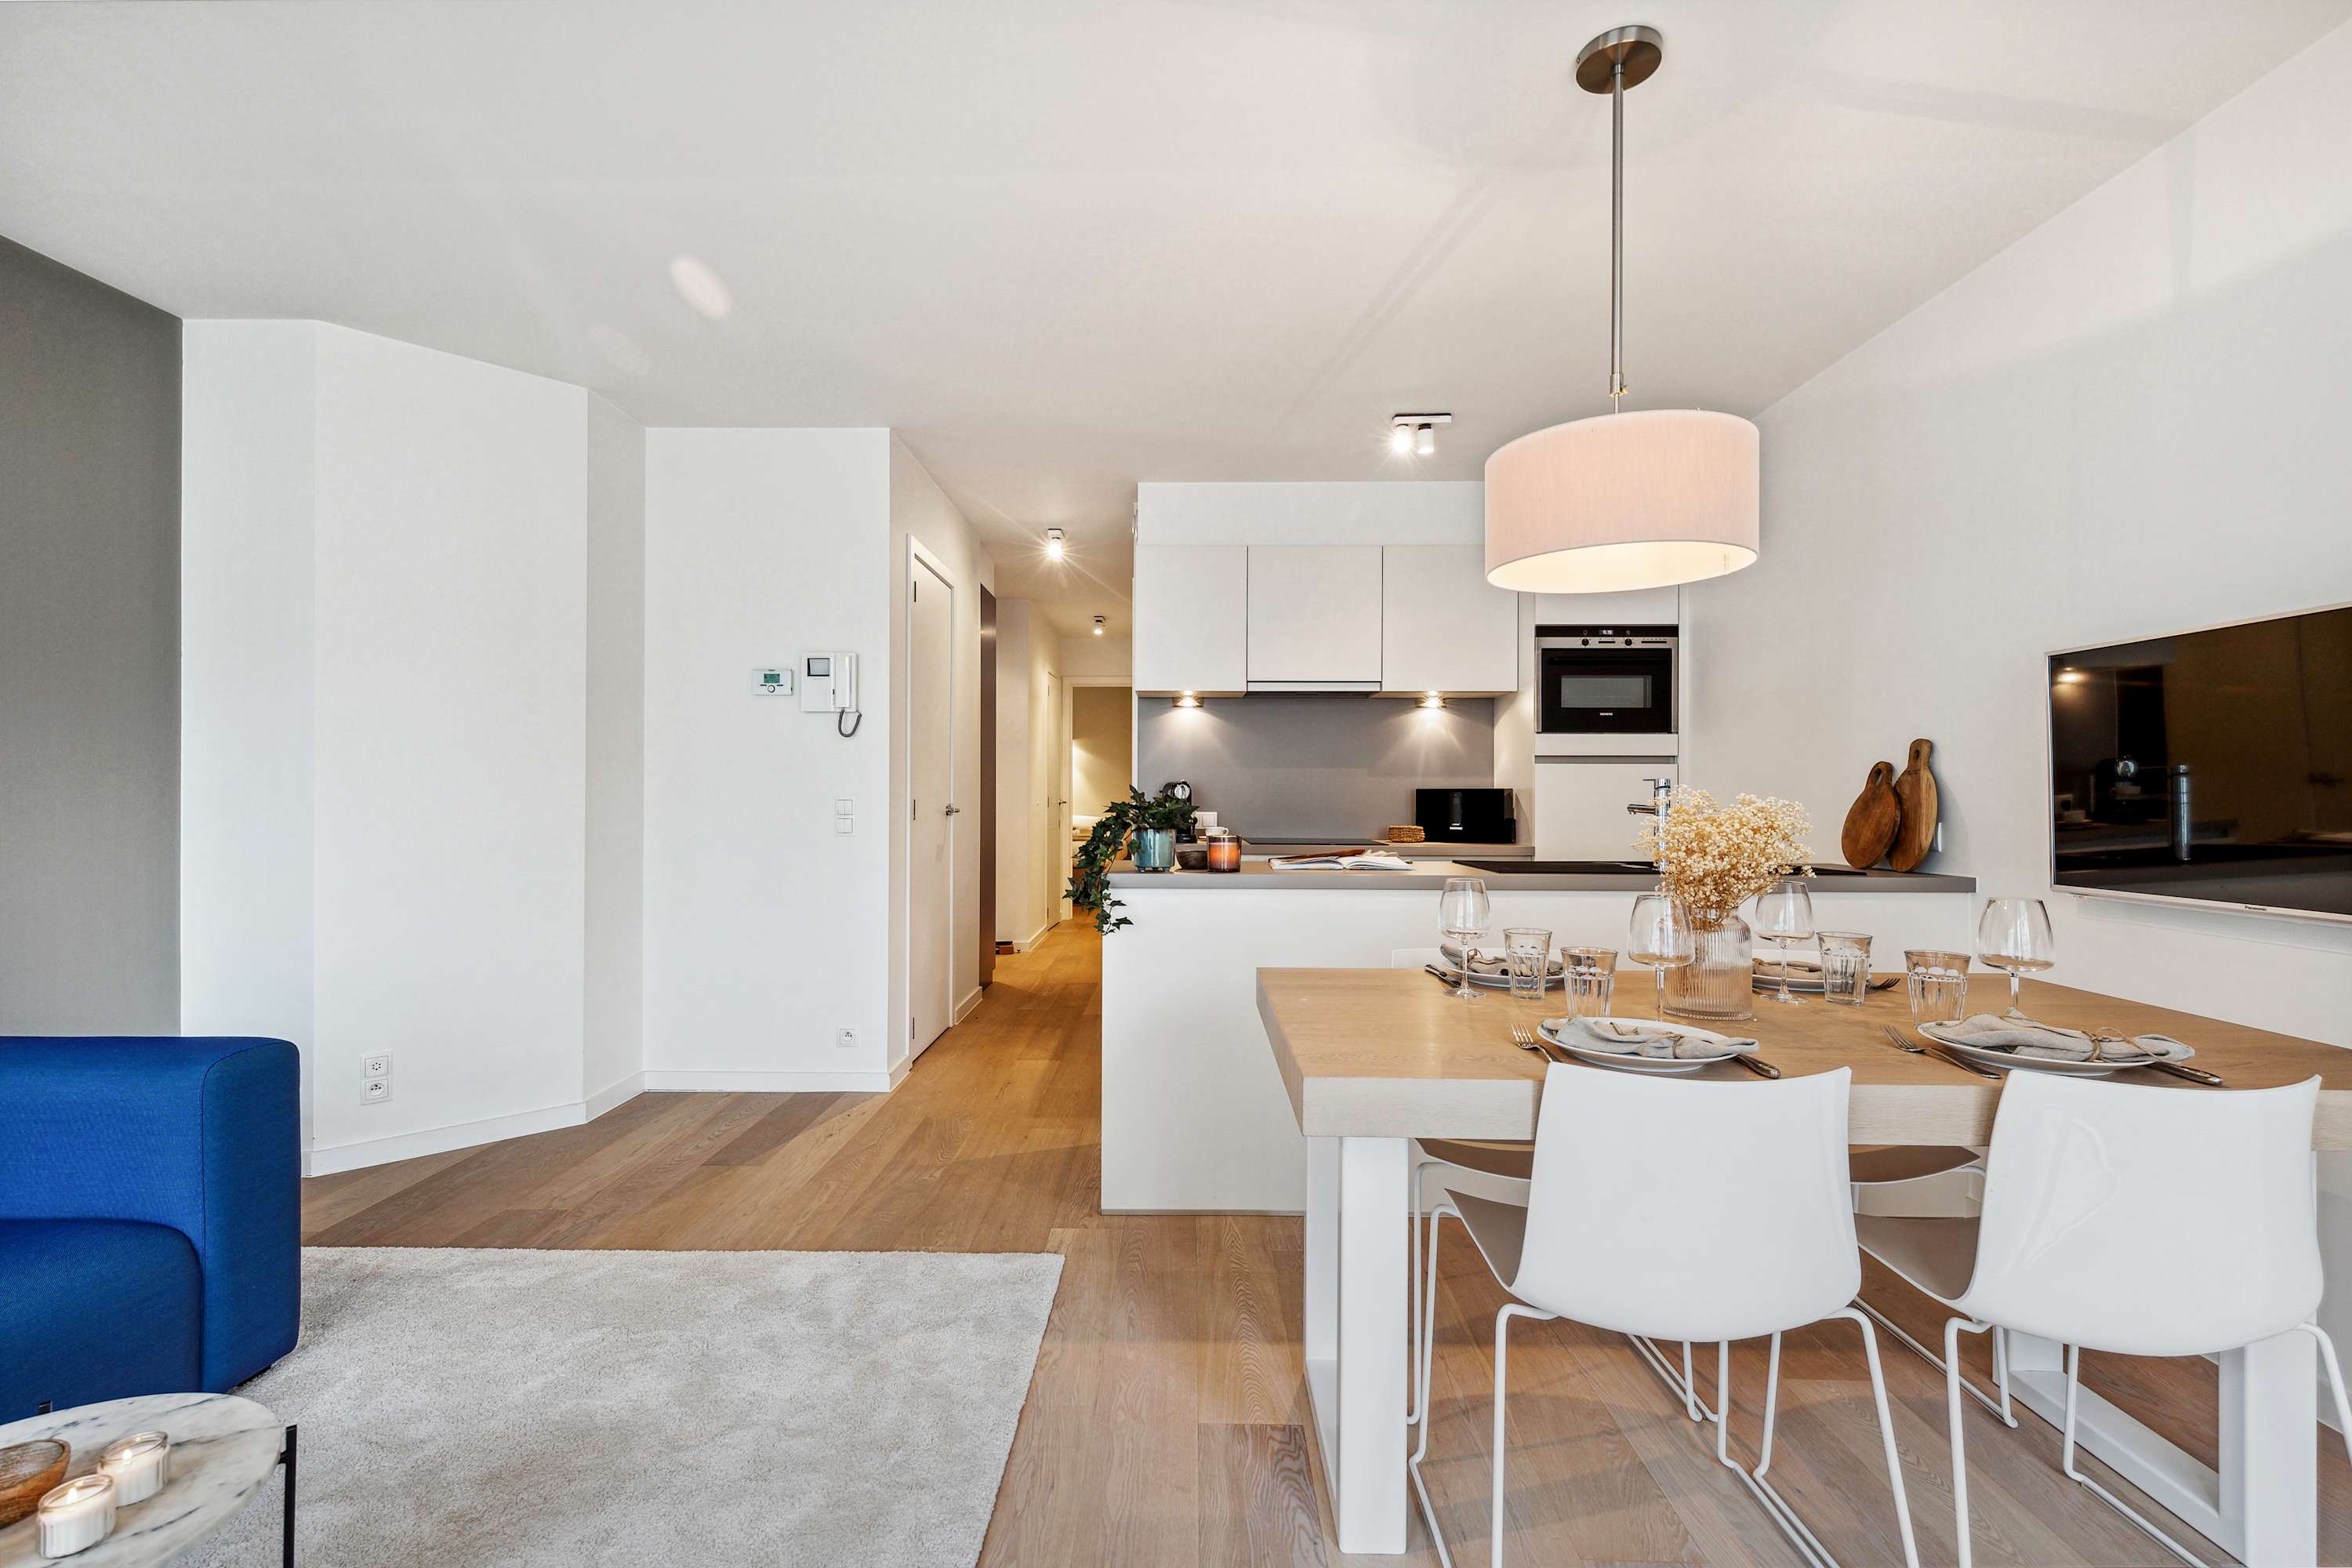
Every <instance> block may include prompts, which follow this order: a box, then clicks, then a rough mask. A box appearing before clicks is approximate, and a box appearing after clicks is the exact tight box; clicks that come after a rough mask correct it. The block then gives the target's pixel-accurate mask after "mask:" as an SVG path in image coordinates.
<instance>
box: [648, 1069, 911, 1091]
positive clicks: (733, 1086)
mask: <svg viewBox="0 0 2352 1568" xmlns="http://www.w3.org/2000/svg"><path fill="white" fill-rule="evenodd" d="M642 1076H643V1078H644V1079H645V1089H646V1093H648V1094H677V1093H688V1094H713V1093H715V1094H823V1093H828V1092H830V1093H834V1094H842V1093H863V1094H883V1093H887V1092H888V1091H889V1090H891V1089H896V1088H897V1087H898V1079H902V1078H904V1077H906V1076H907V1069H906V1067H905V1065H904V1064H903V1063H902V1064H900V1065H899V1066H898V1068H894V1069H892V1070H891V1071H889V1072H699V1071H679V1070H677V1069H667V1070H662V1071H654V1070H650V1069H648V1070H647V1071H646V1073H644V1074H643V1075H642Z"/></svg>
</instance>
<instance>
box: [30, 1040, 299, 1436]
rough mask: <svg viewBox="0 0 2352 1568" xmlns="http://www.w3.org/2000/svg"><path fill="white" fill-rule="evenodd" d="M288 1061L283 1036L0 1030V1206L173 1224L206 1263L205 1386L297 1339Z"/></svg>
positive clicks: (294, 1081) (295, 1103) (242, 1373)
mask: <svg viewBox="0 0 2352 1568" xmlns="http://www.w3.org/2000/svg"><path fill="white" fill-rule="evenodd" d="M300 1144H301V1088H300V1065H299V1057H298V1056H297V1054H296V1052H295V1049H294V1047H292V1046H291V1045H289V1044H288V1043H287V1042H286V1041H284V1040H265V1039H245V1038H112V1037H98V1036H89V1037H83V1036H65V1037H29V1036H28V1037H8V1038H0V1218H6V1219H128V1220H144V1221H146V1222H148V1223H150V1224H153V1225H165V1226H172V1227H173V1229H175V1230H178V1231H179V1232H181V1233H182V1234H183V1235H184V1236H185V1237H187V1238H188V1240H189V1242H190V1243H191V1244H192V1245H193V1246H194V1247H195V1250H196V1258H197V1262H198V1264H199V1266H200V1268H202V1270H203V1274H204V1300H203V1304H202V1305H203V1313H204V1319H203V1321H204V1355H203V1376H204V1386H205V1388H206V1389H207V1390H210V1391H213V1392H215V1393H217V1392H221V1391H225V1390H226V1389H229V1388H232V1387H234V1386H235V1385H236V1384H239V1383H242V1382H244V1381H245V1380H246V1379H247V1378H248V1377H251V1376H252V1375H253V1374H254V1373H257V1372H259V1371H261V1370H262V1369H263V1368H264V1367H266V1366H268V1364H269V1363H272V1362H274V1361H276V1360H277V1359H278V1357H280V1356H282V1355H284V1354H285V1353H286V1352H288V1351H289V1350H291V1349H293V1348H294V1341H295V1337H296V1334H297V1332H298V1331H299V1323H300V1315H301V1149H300Z"/></svg>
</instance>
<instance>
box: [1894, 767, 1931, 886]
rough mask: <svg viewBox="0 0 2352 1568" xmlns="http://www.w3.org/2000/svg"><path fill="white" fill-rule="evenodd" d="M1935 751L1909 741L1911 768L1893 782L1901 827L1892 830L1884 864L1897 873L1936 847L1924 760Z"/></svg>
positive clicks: (1910, 867) (1928, 776)
mask: <svg viewBox="0 0 2352 1568" xmlns="http://www.w3.org/2000/svg"><path fill="white" fill-rule="evenodd" d="M1935 750H1936V747H1935V742H1931V741H1914V742H1911V765H1910V766H1909V767H1906V768H1905V769H1904V770H1903V773H1902V776H1900V777H1899V778H1897V779H1896V780H1895V800H1896V801H1897V802H1898V803H1900V805H1902V807H1903V824H1902V826H1900V827H1897V828H1896V829H1895V843H1894V845H1893V847H1890V848H1889V849H1888V850H1887V852H1886V864H1887V865H1888V866H1889V867H1890V868H1893V869H1895V870H1897V871H1908V870H1910V869H1912V868H1914V867H1916V866H1917V865H1918V864H1919V862H1920V861H1922V860H1925V859H1926V858H1927V851H1928V850H1930V849H1933V848H1934V847H1936V775H1935V774H1933V773H1929V772H1928V771H1927V758H1928V756H1929V755H1930V754H1931V753H1932V752H1934V751H1935Z"/></svg>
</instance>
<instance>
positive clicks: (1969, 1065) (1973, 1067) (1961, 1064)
mask: <svg viewBox="0 0 2352 1568" xmlns="http://www.w3.org/2000/svg"><path fill="white" fill-rule="evenodd" d="M1927 1054H1928V1055H1929V1056H1931V1057H1940V1058H1943V1059H1944V1060H1946V1061H1948V1062H1949V1063H1951V1064H1952V1065H1953V1066H1954V1067H1956V1068H1959V1069H1960V1070H1961V1071H1963V1072H1972V1073H1974V1074H1976V1075H1977V1076H1978V1077H1979V1078H1990V1079H1998V1078H2000V1076H2001V1075H2000V1072H1998V1071H1997V1070H1995V1069H1994V1068H1988V1067H1979V1066H1978V1065H1977V1064H1976V1063H1974V1062H1972V1061H1970V1060H1969V1059H1968V1058H1966V1057H1959V1056H1954V1055H1953V1054H1952V1053H1951V1052H1949V1051H1948V1050H1946V1049H1945V1048H1944V1047H1941V1046H1937V1045H1931V1046H1929V1047H1927Z"/></svg>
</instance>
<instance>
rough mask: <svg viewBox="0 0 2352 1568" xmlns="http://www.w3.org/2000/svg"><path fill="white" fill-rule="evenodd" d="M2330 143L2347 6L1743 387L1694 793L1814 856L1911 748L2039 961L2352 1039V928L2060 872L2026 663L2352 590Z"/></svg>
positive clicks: (2344, 100)
mask: <svg viewBox="0 0 2352 1568" xmlns="http://www.w3.org/2000/svg"><path fill="white" fill-rule="evenodd" d="M2347 163H2352V28H2347V29H2339V30H2338V31H2336V33H2334V34H2332V35H2330V36H2329V37H2326V38H2325V39H2323V40H2322V41H2321V42H2320V43H2318V44H2317V45H2315V46H2314V47H2312V48H2311V49H2309V50H2308V51H2306V52H2305V54H2303V55H2302V56H2301V57H2299V58H2296V59H2294V60H2292V61H2289V62H2288V63H2287V64H2286V65H2284V66H2283V67H2281V68H2279V69H2278V70H2277V71H2275V72H2273V74H2272V75H2271V76H2270V77H2268V78H2267V79H2264V80H2263V81H2261V82H2259V83H2257V84H2256V85H2255V86H2254V87H2252V89H2249V90H2248V91H2247V92H2245V93H2244V94H2243V95H2242V96H2241V97H2239V98H2238V99H2236V100H2233V101H2231V102H2230V103H2229V104H2226V105H2224V106H2223V107H2222V108H2221V109H2220V110H2216V111H2215V112H2214V113H2213V114H2212V115H2210V116H2209V117H2208V118H2207V119H2205V120H2204V121H2200V123H2198V124H2197V125H2195V126H2193V127H2191V128H2190V129H2189V131H2187V132H2183V133H2182V134H2181V135H2180V136H2179V137H2178V138H2176V139H2175V140H2174V141H2172V142H2169V143H2168V144H2167V145H2166V146H2164V147H2163V148H2161V149H2159V150H2158V152H2157V153H2153V154H2151V155H2150V156H2149V157H2148V158H2147V160H2145V161H2144V162H2142V163H2139V164H2137V165H2136V166H2134V167H2133V168H2131V169H2129V170H2127V171H2126V172H2125V173H2124V174H2121V175H2119V176H2117V177H2116V179H2115V180H2113V181H2112V182H2110V183H2109V184H2106V185H2105V186H2103V187H2102V188H2101V189H2099V190H2097V191H2095V192H2094V193H2093V194H2092V195H2089V196H2087V197H2085V198H2084V200H2083V201H2081V202H2079V203H2077V204H2076V205H2074V206H2073V207H2071V208H2069V209H2068V210H2067V211H2065V212H2064V213H2062V214H2061V215H2059V216H2057V217H2055V218H2053V219H2052V220H2051V221H2050V222H2049V223H2048V224H2046V225H2044V226H2042V228H2040V229H2038V230H2036V231H2035V232H2034V233H2033V234H2032V235H2029V236H2027V237H2025V238H2024V239H2022V240H2021V241H2019V242H2018V243H2017V244H2016V245H2014V246H2012V247H2010V248H2009V249H2008V250H2006V251H2004V252H2002V253H2001V254H2000V256H1998V257H1996V258H1994V259H1993V260H1991V261H1990V262H1988V263H1987V264H1985V266H1983V267H1982V268H1979V269H1978V270H1977V271H1976V272H1974V273H1972V274H1971V275H1969V277H1968V278H1966V279H1962V280H1961V281H1960V282H1958V284H1956V285H1954V286H1953V287H1952V288H1951V289H1948V291H1947V292H1945V293H1944V294H1943V295H1941V296H1939V297H1938V298H1937V299H1935V300H1931V301H1929V302H1928V303H1927V304H1926V305H1924V306H1922V307H1921V308H1920V309H1919V310H1916V311H1914V312H1913V313H1912V314H1911V315H1909V316H1907V317H1906V318H1905V319H1904V320H1902V321H1899V322H1897V323H1896V324H1895V326H1893V327H1891V328H1889V329H1888V330H1887V331H1885V332H1884V333H1883V334H1881V335H1880V336H1879V337H1878V338H1876V339H1875V340H1874V341H1873V342H1869V343H1868V344H1866V345H1864V347H1862V348H1861V349H1859V350H1857V351H1855V352H1854V353H1853V354H1852V355H1850V356H1848V357H1847V358H1846V359H1845V360H1844V361H1843V362H1842V363H1839V364H1837V365H1835V366H1833V367H1832V368H1831V369H1830V370H1828V371H1826V372H1824V373H1823V374H1822V375H1820V376H1818V377H1816V378H1815V379H1814V380H1813V381H1811V383H1809V384H1806V385H1805V386H1803V387H1801V388H1800V389H1799V390H1797V391H1796V392H1794V393H1792V394H1790V395H1789V396H1788V397H1786V398H1784V399H1782V400H1781V401H1780V403H1778V404H1776V405H1773V406H1772V407H1771V408H1769V409H1768V410H1767V411H1765V413H1764V414H1763V415H1762V416H1760V417H1759V421H1758V422H1759V425H1760V426H1762V429H1763V436H1764V549H1763V558H1762V560H1761V561H1760V562H1759V563H1758V564H1757V565H1755V566H1753V567H1750V568H1749V569H1748V570H1747V571H1745V572H1741V573H1738V574H1734V575H1732V576H1730V577H1726V578H1721V579H1717V580H1716V581H1713V582H1708V583H1702V584H1695V585H1694V586H1692V587H1691V588H1690V589H1688V590H1686V593H1685V603H1686V604H1687V605H1688V606H1689V609H1688V612H1687V614H1688V616H1689V618H1690V619H1691V621H1693V622H1694V623H1695V625H1696V633H1697V636H1698V637H1701V638H1702V639H1703V641H1704V647H1706V649H1707V650H1708V651H1709V653H1710V656H1711V657H1710V658H1708V660H1707V662H1706V668H1705V671H1704V679H1701V680H1700V681H1699V682H1698V684H1697V687H1696V701H1695V709H1696V711H1695V715H1694V720H1693V724H1692V728H1693V729H1694V730H1695V731H1696V732H1697V735H1698V741H1699V750H1698V752H1697V756H1698V759H1699V769H1700V771H1699V773H1698V774H1697V776H1696V778H1695V779H1694V782H1696V783H1698V784H1703V785H1706V786H1708V787H1710V788H1713V789H1715V790H1717V792H1718V793H1722V792H1727V791H1732V790H1740V789H1747V790H1756V791H1759V792H1768V793H1772V794H1779V795H1788V796H1790V797H1792V798H1794V799H1797V800H1801V801H1803V802H1804V803H1805V804H1806V805H1807V806H1809V807H1810V808H1811V813H1812V816H1813V821H1814V826H1815V835H1814V841H1815V847H1816V848H1817V849H1833V848H1834V846H1835V843H1836V836H1837V832H1838V826H1839V823H1840V822H1841V820H1842V819H1843V816H1844V813H1845V809H1846V806H1847V805H1848V804H1849V803H1850V802H1851V801H1852V799H1853V795H1854V793H1855V792H1856V790H1857V789H1858V788H1859V787H1860V786H1861V784H1862V781H1863V777H1864V773H1865V772H1866V771H1867V769H1868V768H1869V766H1870V764H1871V763H1872V762H1874V761H1875V760H1878V759H1882V758H1883V759H1886V760H1889V761H1894V762H1895V763H1897V765H1900V759H1901V757H1902V753H1903V749H1904V747H1905V746H1906V744H1907V742H1909V741H1910V740H1911V739H1912V738H1913V737H1914V736H1922V735H1924V736H1927V737H1928V738H1930V739H1932V740H1933V741H1934V742H1936V747H1937V754H1936V771H1937V778H1938V781H1939V784H1940V786H1941V792H1942V807H1943V816H1944V820H1945V822H1946V824H1947V826H1946V830H1945V834H1946V837H1945V844H1946V849H1945V853H1944V854H1943V856H1942V857H1941V858H1940V859H1939V860H1931V861H1930V862H1929V864H1930V867H1931V868H1943V869H1948V870H1954V871H1960V872H1967V873H1971V874H1973V875H1974V876H1975V877H1976V878H1977V879H1978V883H1979V891H1980V892H1982V893H1984V894H1987V895H2000V894H2042V895H2046V896H2048V897H2049V898H2050V900H2051V913H2052V916H2053V921H2054V922H2055V924H2056V927H2057V937H2058V957H2059V966H2058V968H2057V970H2056V971H2055V972H2054V973H2053V975H2052V978H2053V979H2054V980H2058V981H2061V982H2063V983H2066V984H2075V985H2082V986H2087V987H2089V988H2091V989H2094V990H2105V991H2113V992H2116V993H2119V994H2128V995H2132V996H2135V997H2139V998H2142V999H2145V1000H2147V1001H2150V1002H2155V1003H2159V1004H2163V1005H2170V1006H2176V1007H2182V1008H2187V1009H2189V1010H2191V1011H2195V1012H2199V1013H2205V1014H2210V1015H2213V1016H2221V1017H2225V1018H2230V1019H2233V1020H2237V1021H2240V1022H2242V1023H2247V1024H2252V1025H2256V1026H2263V1027H2268V1028H2274V1029H2281V1030H2285V1031H2289V1032H2292V1033H2295V1034H2300V1035H2305V1036H2309V1037H2315V1038H2318V1039H2324V1040H2327V1041H2331V1042H2333V1043H2336V1044H2339V1045H2352V930H2347V928H2345V927H2341V926H2327V925H2321V924H2315V923H2305V922H2296V921H2285V920H2278V919H2266V918H2263V917H2257V916H2252V915H2245V914H2233V913H2229V912H2226V911H2221V910H2212V911H2196V910H2170V909H2166V908H2162V907H2150V906H2144V905H2134V904H2128V903H2122V902H2116V901H2101V900H2083V899H2078V898H2074V897H2071V896H2067V895H2063V894H2053V893H2051V892H2050V878H2049V869H2048V865H2047V860H2046V856H2047V853H2048V850H2047V841H2046V835H2047V831H2048V829H2047V813H2048V800H2047V795H2046V791H2047V788H2048V775H2047V773H2046V763H2045V742H2044V729H2043V705H2044V701H2045V695H2044V694H2045V690H2046V688H2045V684H2044V682H2045V680H2046V667H2045V665H2044V663H2043V658H2042V656H2043V654H2044V653H2045V652H2046V651H2048V650H2050V649H2053V648H2057V647H2070V646H2078V645H2082V644H2086V643H2099V642H2106V641H2111V640H2119V639H2123V638H2127V637H2143V636H2147V635H2150V634H2154V633H2162V632H2168V631H2175V630H2179V629H2184V628H2189V627H2193V626H2203V625H2207V624H2210V623H2213V622H2219V621H2227V620H2231V619H2234V618H2239V617H2246V616H2265V615H2272V614H2276V613H2280V612H2284V611H2292V610H2299V609H2304V608H2307V607H2310V606H2314V605H2323V604H2329V603H2334V602H2338V601H2343V600H2347V599H2352V532H2347V518H2352V465H2347V463H2346V462H2345V461H2344V447H2345V437H2344V431H2345V429H2346V428H2347V425H2352V376H2347V373H2346V361H2345V354H2344V352H2343V351H2344V345H2346V344H2347V343H2352V289H2347V287H2346V279H2347V278H2352V181H2347V179H2346V178H2345V177H2344V172H2343V171H2344V169H2345V167H2346V166H2347ZM1686 776H1687V775H1686ZM2343 1164H2344V1162H2341V1161H2335V1160H2331V1161H2329V1162H2327V1165H2328V1166H2329V1167H2331V1169H2329V1170H2328V1172H2327V1173H2326V1176H2325V1178H2324V1179H2325V1180H2326V1184H2327V1185H2328V1189H2329V1191H2330V1193H2331V1194H2334V1195H2341V1194H2347V1192H2352V1183H2347V1179H2346V1174H2345V1173H2344V1171H2343V1170H2342V1166H2343ZM2347 1213H2352V1205H2347V1204H2346V1203H2344V1202H2341V1201H2335V1200H2334V1197H2332V1198H2331V1202H2330V1204H2329V1205H2328V1213H2327V1217H2326V1223H2327V1225H2328V1227H2329V1231H2330V1250H2331V1253H2332V1257H2331V1272H2333V1273H2334V1274H2335V1275H2336V1279H2337V1281H2338V1294H2339V1298H2340V1296H2341V1295H2342V1293H2343V1292H2344V1290H2345V1289H2346V1287H2345V1285H2344V1283H2343V1281H2344V1280H2345V1279H2347V1273H2346V1268H2347V1266H2352V1224H2347ZM2327 1317H2328V1321H2329V1322H2330V1325H2331V1327H2333V1328H2334V1329H2335V1331H2336V1332H2337V1333H2338V1334H2339V1335H2342V1334H2344V1333H2346V1332H2347V1331H2352V1310H2347V1308H2346V1307H2345V1306H2344V1305H2343V1304H2341V1303H2340V1300H2339V1302H2336V1303H2331V1307H2330V1310H2329V1311H2328V1313H2327Z"/></svg>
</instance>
